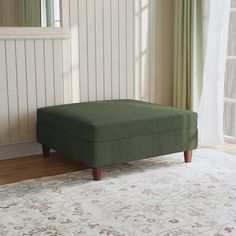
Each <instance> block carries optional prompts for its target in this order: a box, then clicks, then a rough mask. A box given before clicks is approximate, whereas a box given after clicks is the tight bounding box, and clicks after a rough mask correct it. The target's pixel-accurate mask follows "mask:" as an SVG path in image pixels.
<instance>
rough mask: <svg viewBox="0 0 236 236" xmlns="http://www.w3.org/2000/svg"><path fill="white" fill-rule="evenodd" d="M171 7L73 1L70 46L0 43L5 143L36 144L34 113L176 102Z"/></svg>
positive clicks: (0, 122) (0, 124)
mask: <svg viewBox="0 0 236 236" xmlns="http://www.w3.org/2000/svg"><path fill="white" fill-rule="evenodd" d="M172 8H173V1H172V0H70V9H69V11H70V12H69V15H70V28H71V34H72V38H71V40H58V39H57V40H49V39H47V40H39V39H35V40H0V144H1V145H3V144H14V143H18V142H29V141H34V140H35V122H36V109H37V108H38V107H44V106H50V105H54V104H61V103H70V102H80V101H94V100H103V99H119V98H134V99H140V100H145V101H153V102H158V103H162V104H167V105H170V104H171V101H172V57H173V56H172V51H173V50H172V45H173V42H172V39H173V33H172V32H173V28H172V27H173V22H172V21H173V9H172Z"/></svg>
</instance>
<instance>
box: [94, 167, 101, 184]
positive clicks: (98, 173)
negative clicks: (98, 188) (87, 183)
mask: <svg viewBox="0 0 236 236" xmlns="http://www.w3.org/2000/svg"><path fill="white" fill-rule="evenodd" d="M101 172H102V169H101V168H93V179H94V180H96V181H98V180H101Z"/></svg>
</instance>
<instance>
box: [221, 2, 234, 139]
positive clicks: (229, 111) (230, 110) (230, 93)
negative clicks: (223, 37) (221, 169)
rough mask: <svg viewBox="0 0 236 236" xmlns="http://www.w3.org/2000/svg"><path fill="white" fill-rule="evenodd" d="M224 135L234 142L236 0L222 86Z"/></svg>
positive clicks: (232, 3)
mask: <svg viewBox="0 0 236 236" xmlns="http://www.w3.org/2000/svg"><path fill="white" fill-rule="evenodd" d="M224 135H225V139H226V141H231V142H235V143H236V0H231V10H230V25H229V36H228V49H227V62H226V73H225V88H224Z"/></svg>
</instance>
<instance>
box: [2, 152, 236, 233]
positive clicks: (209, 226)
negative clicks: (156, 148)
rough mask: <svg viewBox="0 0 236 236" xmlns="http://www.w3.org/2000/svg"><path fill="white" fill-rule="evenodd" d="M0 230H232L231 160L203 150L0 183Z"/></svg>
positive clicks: (235, 227) (235, 189)
mask: <svg viewBox="0 0 236 236" xmlns="http://www.w3.org/2000/svg"><path fill="white" fill-rule="evenodd" d="M0 200H1V201H0V235H4V236H8V235H14V236H15V235H17V236H21V235H22V236H23V235H24V236H27V235H33V236H43V235H47V236H48V235H49V236H50V235H51V236H52V235H53V236H56V235H63V236H64V235H66V236H67V235H68V236H70V235H86V236H93V235H108V236H125V235H131V236H136V235H137V236H139V235H140V236H143V235H144V236H145V235H151V236H154V235H166V236H167V235H168V236H173V235H207V236H209V235H217V236H220V235H236V157H234V156H230V155H227V154H223V153H220V152H216V151H213V150H209V149H202V150H197V151H195V152H194V158H193V163H192V164H186V163H184V162H183V154H182V153H178V154H174V155H167V156H164V157H160V158H151V159H147V160H142V161H135V162H130V163H127V164H123V165H118V166H114V167H108V168H104V172H103V179H102V180H101V181H99V182H95V181H93V180H92V175H91V170H84V171H80V172H75V173H69V174H66V175H60V176H54V177H47V178H41V179H34V180H28V181H23V182H19V183H15V184H9V185H4V186H0Z"/></svg>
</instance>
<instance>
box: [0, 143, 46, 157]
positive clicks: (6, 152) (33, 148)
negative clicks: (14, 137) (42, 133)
mask: <svg viewBox="0 0 236 236" xmlns="http://www.w3.org/2000/svg"><path fill="white" fill-rule="evenodd" d="M41 153H42V148H41V145H40V144H38V143H33V142H31V143H17V144H8V145H4V146H0V160H5V159H11V158H17V157H25V156H33V155H38V154H41Z"/></svg>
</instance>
